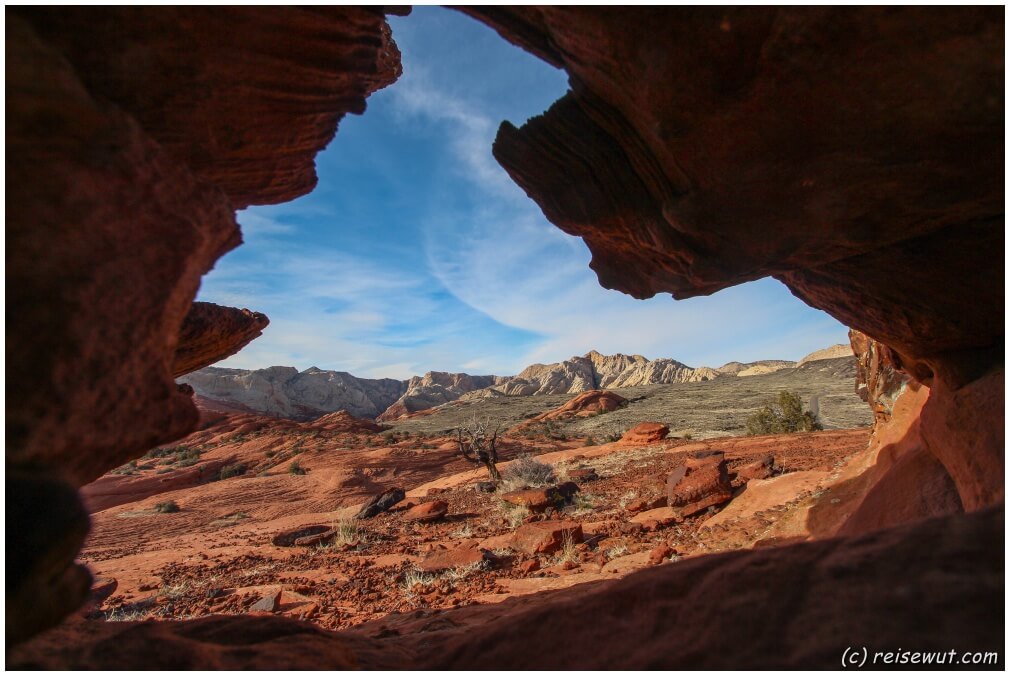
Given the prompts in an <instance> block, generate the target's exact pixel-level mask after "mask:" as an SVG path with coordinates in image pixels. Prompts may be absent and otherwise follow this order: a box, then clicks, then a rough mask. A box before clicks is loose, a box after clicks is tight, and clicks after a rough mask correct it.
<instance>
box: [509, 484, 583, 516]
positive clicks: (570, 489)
mask: <svg viewBox="0 0 1010 676" xmlns="http://www.w3.org/2000/svg"><path fill="white" fill-rule="evenodd" d="M578 492H579V487H578V486H577V485H576V484H575V483H573V482H571V481H567V482H565V483H563V484H560V485H558V486H545V487H544V488H529V489H526V490H519V491H510V492H508V493H503V494H501V495H500V496H499V497H500V498H501V499H502V500H504V501H505V502H507V503H509V504H512V505H519V506H522V507H526V508H527V509H529V510H530V511H533V512H542V511H544V510H546V509H548V508H554V509H560V508H561V507H562V506H564V504H565V503H568V502H571V500H572V497H573V496H574V495H575V494H576V493H578Z"/></svg>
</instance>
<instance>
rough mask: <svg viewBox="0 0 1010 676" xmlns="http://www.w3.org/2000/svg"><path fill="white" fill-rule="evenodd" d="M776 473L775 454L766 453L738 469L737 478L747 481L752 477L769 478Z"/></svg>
mask: <svg viewBox="0 0 1010 676" xmlns="http://www.w3.org/2000/svg"><path fill="white" fill-rule="evenodd" d="M774 473H775V456H773V455H766V456H765V457H763V458H760V459H758V460H755V461H754V462H749V463H747V464H746V465H743V466H741V467H737V469H736V476H737V478H738V479H741V480H742V481H745V482H746V481H750V480H751V479H767V478H768V477H770V476H771V475H772V474H774Z"/></svg>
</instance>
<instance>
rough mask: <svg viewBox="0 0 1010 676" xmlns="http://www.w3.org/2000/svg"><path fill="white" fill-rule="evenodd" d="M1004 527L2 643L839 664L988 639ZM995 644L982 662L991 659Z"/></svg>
mask: <svg viewBox="0 0 1010 676" xmlns="http://www.w3.org/2000/svg"><path fill="white" fill-rule="evenodd" d="M1003 531H1004V516H1003V510H1002V508H995V509H989V510H985V511H982V512H978V513H975V514H969V515H961V516H953V517H945V518H942V519H934V520H930V521H925V522H920V523H917V524H914V525H910V526H902V527H899V528H895V529H891V530H889V531H882V532H878V533H871V534H868V535H864V536H860V537H857V538H850V539H840V540H825V541H820V542H813V543H807V544H802V545H795V546H792V547H788V548H785V549H775V550H756V551H744V552H732V553H728V554H720V555H713V556H707V557H702V558H698V559H694V560H691V561H685V562H682V563H679V564H677V565H672V566H669V565H668V566H659V567H657V568H653V569H650V570H646V571H642V572H640V573H636V574H634V575H631V576H629V577H627V578H625V579H623V580H619V581H615V582H604V583H599V584H590V585H584V586H579V587H577V588H573V589H568V590H561V591H556V592H549V593H546V594H541V595H538V596H537V597H520V598H517V599H513V600H511V601H507V602H505V603H502V604H498V605H493V606H474V607H469V608H464V609H459V610H451V611H442V612H431V611H424V610H419V611H416V612H413V613H409V614H406V615H401V616H395V615H394V616H390V617H388V618H386V619H384V620H380V621H376V622H374V623H372V624H370V625H365V626H362V627H360V628H359V629H358V630H357V631H348V632H328V631H325V630H322V629H319V628H317V627H315V626H313V625H311V624H309V623H306V622H299V621H297V620H289V619H281V618H272V617H241V616H240V617H208V618H202V619H199V620H186V621H182V622H145V623H139V624H138V623H95V622H89V623H81V622H77V623H71V624H69V625H67V626H65V627H61V628H59V629H56V630H52V631H50V632H48V633H46V634H44V635H42V636H40V637H39V638H38V639H35V640H34V641H33V642H32V643H30V644H28V645H25V646H22V647H20V648H16V649H14V650H8V653H7V666H8V667H9V668H15V669H16V668H44V669H71V668H72V669H80V668H89V669H124V668H148V669H186V668H197V667H199V668H210V669H214V668H228V669H250V668H280V669H333V668H353V667H359V668H371V669H380V668H381V669H397V668H412V669H462V668H470V669H524V668H539V669H589V668H611V669H678V668H695V669H729V668H733V667H738V666H740V665H742V664H746V665H749V666H754V667H761V668H768V669H775V668H800V667H807V668H817V669H838V668H840V667H841V664H842V662H841V660H842V655H843V653H844V651H845V649H846V648H851V647H853V646H857V647H862V646H866V647H867V648H868V649H869V650H870V651H879V650H933V651H949V650H955V651H957V653H958V654H959V655H960V654H961V653H963V652H965V651H1001V650H1002V646H1003V639H1004V637H1003V593H1004V580H1003V566H1004V561H1003V559H1002V557H1000V556H992V552H996V551H1000V550H1001V549H1002V547H1003ZM935 571H943V575H942V577H943V584H942V585H938V584H936V583H935V580H936V575H937V574H936V572H935ZM798 581H802V584H799V583H798ZM913 599H914V601H915V602H914V603H911V602H910V601H911V600H913ZM560 637H563V638H564V640H560ZM998 654H999V662H998V664H995V665H993V664H990V665H987V666H990V667H998V668H1002V666H1003V661H1002V660H1003V659H1004V658H1003V655H1002V652H998Z"/></svg>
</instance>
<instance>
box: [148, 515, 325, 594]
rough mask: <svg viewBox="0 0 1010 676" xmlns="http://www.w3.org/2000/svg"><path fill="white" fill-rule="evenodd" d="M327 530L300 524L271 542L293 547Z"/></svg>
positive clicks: (318, 526)
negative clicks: (304, 539) (303, 539)
mask: <svg viewBox="0 0 1010 676" xmlns="http://www.w3.org/2000/svg"><path fill="white" fill-rule="evenodd" d="M329 530H330V527H329V526H322V525H314V526H300V527H299V528H292V529H290V530H285V531H281V532H280V533H278V534H277V535H275V536H274V537H273V540H271V542H273V544H274V546H275V547H293V546H294V545H295V542H296V541H297V540H299V539H302V538H307V537H310V536H312V535H318V534H320V533H326V532H327V531H329ZM141 591H143V588H141Z"/></svg>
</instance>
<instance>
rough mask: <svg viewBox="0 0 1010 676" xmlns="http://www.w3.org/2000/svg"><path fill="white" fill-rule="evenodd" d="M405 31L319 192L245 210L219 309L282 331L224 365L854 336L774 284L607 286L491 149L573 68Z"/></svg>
mask: <svg viewBox="0 0 1010 676" xmlns="http://www.w3.org/2000/svg"><path fill="white" fill-rule="evenodd" d="M389 21H390V24H391V26H392V29H393V36H394V39H395V40H396V42H397V44H398V45H399V47H400V51H401V53H402V55H403V76H402V77H401V78H400V80H399V81H398V82H397V83H395V84H394V85H393V86H392V87H389V88H387V89H385V90H383V91H380V92H377V93H376V94H373V95H372V96H371V97H370V98H369V100H368V110H367V111H366V113H365V114H364V115H363V116H347V117H345V118H344V120H343V121H342V122H341V124H340V129H339V131H338V132H337V136H336V138H335V139H334V141H333V142H332V143H331V144H330V146H329V147H328V148H327V149H326V150H325V151H324V152H322V153H320V155H319V156H318V157H317V160H316V162H317V167H318V173H319V185H318V187H317V188H316V189H315V190H314V191H313V192H312V193H311V194H309V195H307V196H305V197H302V198H300V199H298V200H295V201H293V202H289V203H286V204H281V205H276V206H269V207H253V208H250V209H247V210H245V211H243V212H240V213H239V222H240V223H241V225H242V229H243V234H244V237H245V244H244V245H243V246H242V247H240V248H239V249H237V250H235V251H233V252H231V253H229V254H228V255H227V256H225V257H224V258H223V259H221V260H220V261H218V263H217V266H216V268H215V269H214V270H213V271H211V272H210V273H209V274H208V275H207V276H206V277H205V278H204V282H203V286H202V288H201V290H200V294H199V299H200V300H207V301H211V302H216V303H221V304H224V305H232V306H236V307H248V308H250V309H254V310H258V311H261V312H264V313H266V314H267V315H268V316H269V317H270V320H271V324H270V326H269V327H268V328H267V330H266V331H265V332H264V334H263V336H261V337H260V338H258V339H256V340H255V341H253V342H252V343H251V344H250V345H248V346H247V347H246V348H245V349H243V350H242V352H240V353H239V354H237V355H235V356H233V357H231V358H229V359H228V360H226V361H224V362H221V363H220V364H218V365H219V366H230V367H234V368H262V367H266V366H273V365H290V366H295V367H298V368H299V369H305V368H308V367H309V366H318V367H320V368H326V369H335V370H342V371H350V372H351V373H354V374H355V375H359V376H365V377H393V378H406V377H409V376H411V375H414V374H420V373H424V372H425V371H430V370H437V371H466V372H469V373H495V374H500V375H508V374H513V373H516V372H517V371H519V370H520V369H521V368H523V367H524V366H526V365H527V364H530V363H535V362H542V363H547V362H553V361H559V360H562V359H566V358H568V357H570V356H572V355H576V354H584V353H586V352H588V351H589V350H590V349H596V350H599V351H601V352H604V353H607V354H610V353H613V352H624V353H626V354H632V353H633V354H644V355H645V356H647V357H650V358H656V357H672V358H674V359H678V360H680V361H682V362H685V363H687V364H689V365H691V366H702V365H707V366H718V365H721V364H723V363H725V362H727V361H731V360H740V361H753V360H757V359H798V358H799V357H802V356H803V355H804V354H806V353H808V352H812V351H813V350H816V349H819V348H821V347H826V346H827V345H830V344H833V343H839V342H846V341H847V337H846V329H845V327H843V326H842V325H841V324H839V323H838V322H837V321H835V320H834V319H833V318H831V317H829V316H828V315H826V314H824V313H823V312H820V311H818V310H814V309H812V308H810V307H808V306H806V305H804V304H803V303H802V302H801V301H799V300H798V299H796V298H794V297H793V296H792V295H791V294H790V293H789V292H788V290H787V289H786V288H785V287H784V286H782V285H781V284H780V283H778V282H776V281H774V280H771V279H764V280H760V281H757V282H752V283H749V284H744V285H741V286H738V287H735V288H732V289H727V290H725V291H721V292H719V293H717V294H714V295H713V296H709V297H705V298H694V299H690V300H686V301H674V300H673V299H672V298H670V296H668V295H664V296H661V297H656V298H653V299H651V300H647V301H637V300H634V299H632V298H631V297H629V296H625V295H624V294H621V293H619V292H617V291H608V290H606V289H603V288H601V287H600V286H599V284H598V283H597V281H596V275H595V273H593V272H592V271H591V270H590V269H589V259H590V254H589V250H588V249H587V248H586V246H585V244H583V242H582V240H580V239H577V238H573V237H570V236H568V235H566V234H564V233H562V232H561V231H560V230H558V229H557V228H555V227H553V226H552V225H550V223H548V222H547V220H546V219H545V218H544V217H543V215H542V214H541V212H540V209H539V208H538V207H537V206H536V204H535V203H533V202H532V201H531V200H529V198H527V197H526V195H525V194H524V193H523V192H522V191H521V190H520V189H519V188H518V187H517V186H516V185H514V184H513V183H512V182H511V180H510V179H509V178H508V176H507V175H506V174H505V172H504V170H502V169H501V168H500V167H499V166H498V164H497V163H496V162H495V160H494V158H493V157H492V156H491V144H492V141H493V140H494V135H495V132H496V130H497V128H498V124H499V123H500V122H501V121H502V120H505V119H507V120H509V121H511V122H512V123H514V124H517V125H519V124H522V123H523V122H525V121H526V120H527V119H528V118H529V117H531V116H533V115H537V114H540V113H541V112H543V111H544V110H546V109H547V108H548V107H549V106H550V105H551V103H553V102H554V101H555V100H556V99H557V98H559V97H560V96H562V95H563V94H564V93H565V91H566V89H567V79H566V76H565V74H564V72H563V71H559V70H556V69H554V68H552V67H551V66H549V65H547V64H546V63H544V62H542V61H539V60H538V59H536V58H534V57H533V56H530V55H529V54H527V53H525V52H523V51H521V50H519V49H518V48H516V47H513V46H512V45H510V44H508V43H507V42H505V41H504V40H502V39H501V38H499V37H498V35H497V34H495V33H494V32H492V31H491V30H490V29H488V28H486V27H484V26H483V25H482V24H479V23H477V22H476V21H473V20H471V19H469V18H467V17H465V16H463V15H462V14H459V13H457V12H454V11H452V10H446V9H441V8H437V7H416V8H415V9H414V11H413V13H412V14H411V15H410V16H407V17H390V19H389Z"/></svg>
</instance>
